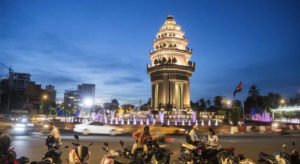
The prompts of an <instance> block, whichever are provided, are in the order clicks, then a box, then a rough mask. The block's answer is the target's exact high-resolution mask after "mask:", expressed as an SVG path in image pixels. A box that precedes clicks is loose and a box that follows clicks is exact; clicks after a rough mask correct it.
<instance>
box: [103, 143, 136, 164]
mask: <svg viewBox="0 0 300 164" xmlns="http://www.w3.org/2000/svg"><path fill="white" fill-rule="evenodd" d="M104 146H105V147H102V149H103V150H104V151H105V152H106V153H105V155H104V157H103V158H102V160H101V163H100V164H131V163H132V162H133V158H130V157H129V156H130V155H131V154H127V153H125V152H122V151H121V150H117V151H114V150H110V149H109V145H108V143H107V142H105V143H104ZM128 153H129V150H128Z"/></svg>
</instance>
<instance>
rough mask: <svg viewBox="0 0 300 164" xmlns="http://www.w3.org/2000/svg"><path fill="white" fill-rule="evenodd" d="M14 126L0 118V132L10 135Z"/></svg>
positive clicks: (5, 119)
mask: <svg viewBox="0 0 300 164" xmlns="http://www.w3.org/2000/svg"><path fill="white" fill-rule="evenodd" d="M14 126H15V123H14V122H12V121H10V120H9V119H7V118H6V117H2V116H0V132H5V133H9V134H12V133H13V127H14Z"/></svg>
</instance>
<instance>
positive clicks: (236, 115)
mask: <svg viewBox="0 0 300 164" xmlns="http://www.w3.org/2000/svg"><path fill="white" fill-rule="evenodd" d="M241 113H242V109H241V108H240V107H235V108H233V109H232V110H231V111H230V112H229V119H230V120H231V121H232V122H233V125H237V124H238V122H239V120H240V119H241Z"/></svg>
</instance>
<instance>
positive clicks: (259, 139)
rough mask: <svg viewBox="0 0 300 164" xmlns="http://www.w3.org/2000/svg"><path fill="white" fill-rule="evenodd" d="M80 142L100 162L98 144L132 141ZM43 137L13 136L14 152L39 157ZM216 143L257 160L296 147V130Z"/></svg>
mask: <svg viewBox="0 0 300 164" xmlns="http://www.w3.org/2000/svg"><path fill="white" fill-rule="evenodd" d="M79 137H80V140H81V143H82V144H85V145H88V144H89V142H93V146H92V147H90V151H91V153H92V158H91V160H90V163H92V164H97V163H100V160H101V158H102V157H103V155H104V151H103V150H102V148H101V147H102V146H103V143H104V142H108V143H109V145H110V147H111V148H112V149H114V150H115V149H121V146H120V144H119V141H120V140H123V141H124V143H125V145H132V144H133V142H134V140H133V139H132V137H131V136H128V135H127V136H105V135H92V136H79ZM171 137H174V138H175V140H174V141H173V142H167V143H166V145H167V146H168V147H169V148H170V149H171V150H172V151H173V152H174V155H173V156H172V159H175V158H177V157H178V150H179V147H180V144H181V142H184V141H185V137H184V136H171ZM45 138H46V137H45V136H39V135H33V136H15V137H13V142H12V145H13V146H14V147H15V151H16V152H17V155H18V156H26V157H29V159H30V160H31V161H33V160H40V159H41V158H42V156H43V154H44V153H45V152H46V147H45V146H44V143H45ZM219 139H220V142H221V144H222V146H223V147H230V146H233V147H235V150H236V151H235V152H236V153H237V154H238V153H242V154H245V155H246V156H247V157H249V158H252V159H253V160H256V159H257V154H258V152H260V151H263V152H266V153H270V154H274V152H276V151H277V152H279V151H280V150H281V146H282V144H287V145H288V146H289V145H291V143H292V142H293V141H295V142H296V147H297V149H298V150H300V131H299V132H294V133H292V134H290V135H286V136H281V135H279V134H277V133H272V134H242V135H221V136H219ZM62 140H63V146H65V145H68V144H70V143H71V142H73V141H74V138H73V136H72V134H68V135H67V134H64V135H63V136H62ZM67 155H68V150H67V149H65V150H64V152H63V155H62V159H63V160H65V159H66V158H67Z"/></svg>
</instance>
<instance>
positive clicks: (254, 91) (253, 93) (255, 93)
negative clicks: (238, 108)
mask: <svg viewBox="0 0 300 164" xmlns="http://www.w3.org/2000/svg"><path fill="white" fill-rule="evenodd" d="M259 93H260V90H259V89H257V87H256V86H255V85H252V86H251V87H250V88H249V92H248V94H249V95H250V96H251V97H257V96H259Z"/></svg>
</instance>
